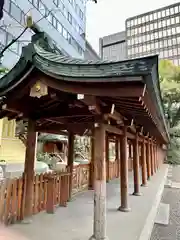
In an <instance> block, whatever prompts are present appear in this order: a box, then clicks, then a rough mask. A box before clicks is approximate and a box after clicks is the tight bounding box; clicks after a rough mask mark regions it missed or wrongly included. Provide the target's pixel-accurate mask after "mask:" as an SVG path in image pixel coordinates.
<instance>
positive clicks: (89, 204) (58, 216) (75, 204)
mask: <svg viewBox="0 0 180 240" xmlns="http://www.w3.org/2000/svg"><path fill="white" fill-rule="evenodd" d="M165 172H166V175H167V166H162V167H161V169H160V170H159V171H158V173H157V174H155V175H154V176H153V177H152V178H151V180H150V181H149V182H148V187H141V188H140V190H141V193H142V196H132V195H129V198H128V200H129V206H130V208H131V210H132V211H131V212H128V213H124V212H120V211H117V209H118V207H119V206H120V184H119V183H120V181H119V179H116V180H113V181H111V182H110V183H108V184H107V206H106V208H107V237H108V239H110V240H119V239H127V240H139V237H140V235H141V233H142V231H143V229H144V226H145V223H146V222H147V218H148V216H149V213H150V211H151V210H152V209H154V205H155V204H156V197H155V196H156V195H157V193H158V192H159V187H160V185H162V186H164V183H165V182H164V176H165ZM132 182H133V174H132V173H129V194H130V193H131V194H132V193H133V191H134V189H133V188H134V186H133V184H132ZM155 216H156V209H155V215H154V218H155ZM154 218H152V219H150V220H151V221H150V223H149V224H150V225H149V224H148V226H147V229H150V233H149V231H148V237H147V231H145V233H146V234H145V238H142V239H143V240H144V239H145V240H147V239H148V238H149V237H150V234H151V230H152V227H153V222H154ZM11 229H13V230H14V231H17V232H18V233H19V234H22V235H23V236H25V237H26V238H27V239H28V240H41V239H43V240H49V239H51V240H57V239H63V240H72V239H74V240H87V239H89V238H90V236H91V235H92V232H93V191H87V192H84V193H82V194H80V195H78V196H77V197H76V198H75V199H74V200H73V201H72V202H69V203H68V206H67V207H66V208H62V207H59V208H57V209H56V212H55V214H46V213H45V212H42V213H40V214H36V215H35V216H34V217H33V222H32V224H28V225H27V224H15V225H12V226H11Z"/></svg>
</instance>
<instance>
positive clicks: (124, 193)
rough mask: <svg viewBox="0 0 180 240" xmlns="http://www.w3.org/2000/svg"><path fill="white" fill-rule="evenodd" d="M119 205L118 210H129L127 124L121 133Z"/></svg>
mask: <svg viewBox="0 0 180 240" xmlns="http://www.w3.org/2000/svg"><path fill="white" fill-rule="evenodd" d="M120 153H121V176H120V186H121V206H120V207H119V208H118V210H119V211H122V212H129V211H130V208H129V205H128V159H127V126H124V127H123V135H122V136H121V151H120Z"/></svg>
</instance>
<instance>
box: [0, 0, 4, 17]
mask: <svg viewBox="0 0 180 240" xmlns="http://www.w3.org/2000/svg"><path fill="white" fill-rule="evenodd" d="M3 7H4V0H0V20H1V19H2V18H3Z"/></svg>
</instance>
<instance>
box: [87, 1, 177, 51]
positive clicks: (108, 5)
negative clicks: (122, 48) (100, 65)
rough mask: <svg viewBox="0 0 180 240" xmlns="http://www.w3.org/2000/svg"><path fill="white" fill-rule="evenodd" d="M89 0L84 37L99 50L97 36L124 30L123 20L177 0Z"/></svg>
mask: <svg viewBox="0 0 180 240" xmlns="http://www.w3.org/2000/svg"><path fill="white" fill-rule="evenodd" d="M97 2H98V3H97V4H95V3H94V2H92V1H91V0H89V1H88V3H87V15H86V16H87V20H86V21H87V22H86V37H87V40H88V41H89V42H90V44H91V45H92V46H93V48H94V49H95V50H96V51H97V52H99V38H100V37H103V36H107V35H109V34H112V33H116V32H120V31H123V30H125V20H126V19H127V18H129V17H133V16H135V15H138V14H142V13H145V12H148V11H151V10H155V9H157V8H161V7H164V6H167V5H171V4H174V3H177V2H179V0H149V1H146V0H97Z"/></svg>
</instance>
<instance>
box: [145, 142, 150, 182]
mask: <svg viewBox="0 0 180 240" xmlns="http://www.w3.org/2000/svg"><path fill="white" fill-rule="evenodd" d="M150 162H151V160H150V142H149V138H148V140H147V144H146V164H147V177H148V180H150V177H151V164H150Z"/></svg>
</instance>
